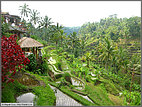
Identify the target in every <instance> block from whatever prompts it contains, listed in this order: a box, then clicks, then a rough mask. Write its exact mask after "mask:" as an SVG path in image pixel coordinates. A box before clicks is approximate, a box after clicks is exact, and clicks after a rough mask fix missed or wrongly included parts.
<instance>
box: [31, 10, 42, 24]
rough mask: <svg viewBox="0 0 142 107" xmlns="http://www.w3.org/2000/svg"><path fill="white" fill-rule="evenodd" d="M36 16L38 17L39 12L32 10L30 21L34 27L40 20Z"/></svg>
mask: <svg viewBox="0 0 142 107" xmlns="http://www.w3.org/2000/svg"><path fill="white" fill-rule="evenodd" d="M38 15H39V12H38V11H37V10H32V11H31V15H30V17H31V19H30V21H31V22H33V23H34V25H36V24H37V22H38V21H39V19H40V18H39V16H38Z"/></svg>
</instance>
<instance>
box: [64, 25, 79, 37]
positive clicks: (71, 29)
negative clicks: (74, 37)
mask: <svg viewBox="0 0 142 107" xmlns="http://www.w3.org/2000/svg"><path fill="white" fill-rule="evenodd" d="M80 28H81V27H64V28H63V30H64V32H65V33H67V35H69V34H70V33H73V32H77V33H78V31H79V30H80Z"/></svg>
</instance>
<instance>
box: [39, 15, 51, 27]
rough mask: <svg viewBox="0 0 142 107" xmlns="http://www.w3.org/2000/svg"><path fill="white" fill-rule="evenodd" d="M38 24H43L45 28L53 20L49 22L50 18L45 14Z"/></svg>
mask: <svg viewBox="0 0 142 107" xmlns="http://www.w3.org/2000/svg"><path fill="white" fill-rule="evenodd" d="M39 23H40V26H43V27H45V28H48V26H50V25H51V24H52V23H53V22H51V18H49V17H48V16H45V17H44V18H43V19H42V20H41V21H40V22H39Z"/></svg>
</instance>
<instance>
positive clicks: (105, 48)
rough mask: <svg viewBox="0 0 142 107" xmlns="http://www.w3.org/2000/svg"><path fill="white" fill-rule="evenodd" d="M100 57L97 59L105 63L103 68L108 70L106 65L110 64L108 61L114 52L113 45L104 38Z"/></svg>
mask: <svg viewBox="0 0 142 107" xmlns="http://www.w3.org/2000/svg"><path fill="white" fill-rule="evenodd" d="M101 52H102V53H101V55H100V56H99V58H101V59H102V61H104V63H105V68H106V69H108V64H109V63H110V60H111V59H112V55H113V52H114V48H113V45H112V44H111V41H110V40H109V39H108V37H106V38H105V39H104V43H103V45H102V50H101Z"/></svg>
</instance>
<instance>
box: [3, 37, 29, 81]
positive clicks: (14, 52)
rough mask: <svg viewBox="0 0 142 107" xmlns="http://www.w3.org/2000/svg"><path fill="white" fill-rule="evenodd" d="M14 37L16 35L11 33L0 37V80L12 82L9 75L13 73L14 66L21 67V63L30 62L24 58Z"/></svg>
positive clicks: (14, 70)
mask: <svg viewBox="0 0 142 107" xmlns="http://www.w3.org/2000/svg"><path fill="white" fill-rule="evenodd" d="M16 37H17V35H11V36H10V37H9V38H7V37H6V36H3V37H2V38H1V50H2V53H1V58H2V64H1V65H2V82H6V81H8V82H7V83H9V82H13V81H14V80H13V79H12V78H11V77H10V75H11V74H12V75H15V73H16V69H17V68H16V66H19V69H21V68H22V67H23V66H22V65H21V64H24V65H26V64H28V63H29V62H30V60H29V59H28V58H25V56H24V54H23V52H22V49H21V48H20V46H19V45H18V44H17V43H16V40H17V38H16ZM9 73H10V74H9Z"/></svg>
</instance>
